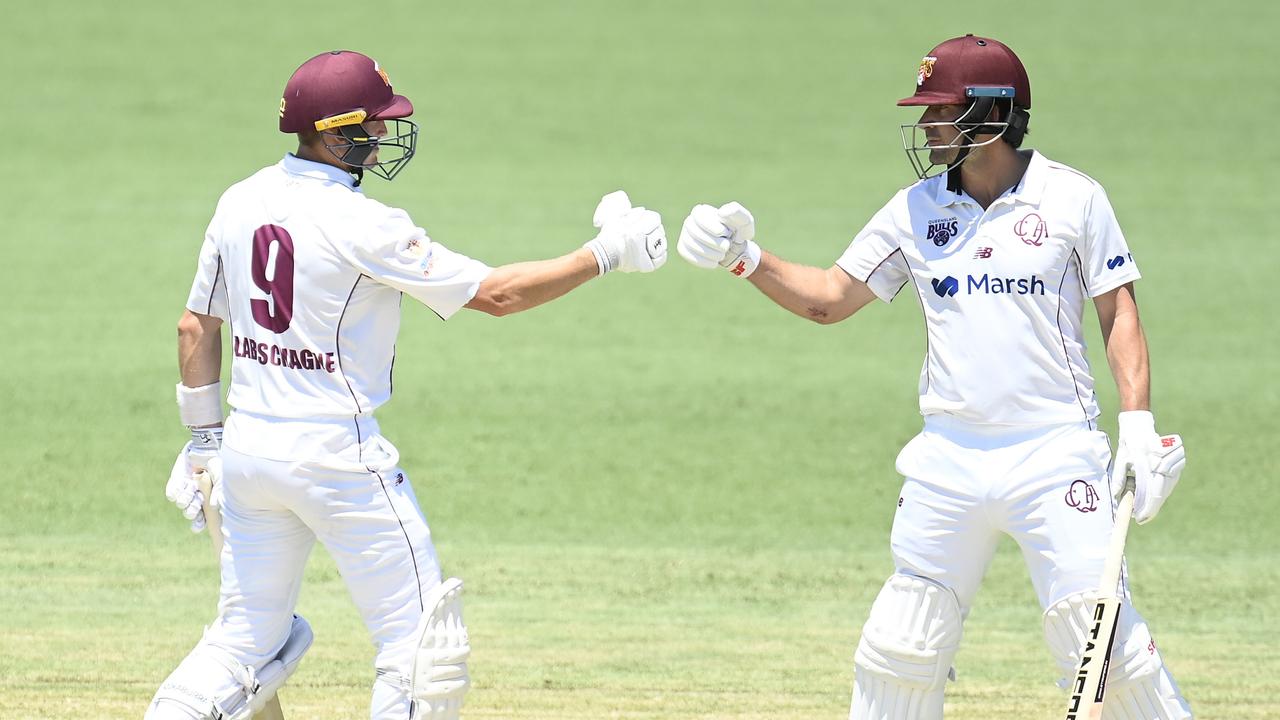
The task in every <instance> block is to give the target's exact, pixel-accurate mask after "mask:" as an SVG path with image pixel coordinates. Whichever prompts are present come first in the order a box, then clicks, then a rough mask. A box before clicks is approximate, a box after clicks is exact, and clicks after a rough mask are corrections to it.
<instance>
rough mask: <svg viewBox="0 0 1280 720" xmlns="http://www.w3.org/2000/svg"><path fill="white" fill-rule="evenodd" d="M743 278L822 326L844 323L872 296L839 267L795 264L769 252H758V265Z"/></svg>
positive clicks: (773, 298) (776, 301)
mask: <svg viewBox="0 0 1280 720" xmlns="http://www.w3.org/2000/svg"><path fill="white" fill-rule="evenodd" d="M747 279H748V280H750V281H751V284H752V285H755V286H756V287H757V288H759V289H760V292H762V293H764V294H765V295H767V296H768V297H769V299H771V300H773V301H774V302H775V303H777V304H778V305H780V306H782V307H783V308H786V309H787V310H790V311H791V312H793V313H795V314H796V315H799V316H800V317H802V318H805V319H808V320H812V321H814V322H816V323H822V324H828V323H834V322H839V321H840V320H844V319H845V318H847V317H849V316H850V315H852V314H853V313H854V312H856V311H857V310H858V309H859V308H861V307H862V306H864V305H866V304H867V302H869V301H870V300H871V298H872V297H873V295H872V293H871V289H870V288H868V287H866V286H865V285H863V284H862V283H859V282H857V281H856V280H854V279H853V278H851V277H849V275H848V274H847V273H845V272H844V271H843V270H841V269H840V268H830V269H827V270H823V269H821V268H816V267H811V266H808V265H799V264H797V263H792V262H788V261H786V260H783V259H782V258H779V257H778V256H776V255H773V254H770V253H769V252H762V253H761V256H760V266H759V267H758V268H756V271H755V272H753V273H752V274H751V275H750V276H749V277H748V278H747Z"/></svg>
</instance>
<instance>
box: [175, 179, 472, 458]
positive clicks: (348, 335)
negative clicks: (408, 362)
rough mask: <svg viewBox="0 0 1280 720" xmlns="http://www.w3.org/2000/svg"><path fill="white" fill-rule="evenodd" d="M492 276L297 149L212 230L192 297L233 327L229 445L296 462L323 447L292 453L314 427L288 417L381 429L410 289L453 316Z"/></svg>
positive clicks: (239, 191)
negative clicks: (379, 411) (375, 418)
mask: <svg viewBox="0 0 1280 720" xmlns="http://www.w3.org/2000/svg"><path fill="white" fill-rule="evenodd" d="M490 271H491V270H490V268H489V267H488V266H486V265H485V264H483V263H481V262H478V261H476V260H473V259H471V258H468V257H466V256H463V255H459V254H457V253H454V252H452V251H450V250H449V249H448V248H446V247H444V246H443V245H441V244H439V243H437V242H433V241H432V240H431V239H430V238H428V237H427V234H426V232H425V231H423V229H422V228H420V227H418V226H416V225H414V224H413V222H412V221H411V220H410V219H409V215H408V214H407V213H405V212H404V211H403V210H400V209H397V208H392V207H388V206H386V205H384V204H382V203H380V202H378V201H377V200H373V199H371V198H368V197H365V195H364V194H363V193H361V192H360V190H359V189H358V188H355V187H353V179H352V177H351V175H350V174H348V173H346V172H344V171H342V170H340V169H338V168H336V167H332V166H330V165H325V164H322V163H314V162H310V161H307V160H302V159H299V158H297V157H294V156H293V155H286V156H285V158H284V159H283V160H282V161H280V162H279V163H277V164H275V165H272V166H270V167H266V168H263V169H262V170H260V171H258V172H257V173H255V174H254V175H252V176H251V177H249V178H247V179H245V180H243V181H241V182H239V183H236V184H235V185H233V186H231V188H230V189H228V190H227V191H226V192H225V193H224V194H223V195H222V198H221V199H220V200H219V202H218V207H217V210H216V211H215V213H214V216H213V220H212V221H211V222H210V223H209V228H208V230H207V231H206V232H205V238H204V245H203V247H202V248H201V250H200V261H199V266H198V268H197V270H196V277H195V281H194V283H193V284H192V286H191V294H190V296H189V297H188V299H187V309H189V310H191V311H192V312H196V313H201V314H205V315H214V316H217V317H219V318H221V319H222V320H223V321H224V322H226V323H228V325H229V331H230V335H231V351H232V355H233V359H232V363H231V389H230V392H229V395H228V402H229V403H230V404H231V406H232V407H233V408H235V409H236V411H237V412H236V413H233V415H232V418H230V419H228V423H227V435H226V442H227V444H228V445H231V446H232V447H235V448H236V449H237V450H239V451H241V452H248V453H251V454H255V455H259V456H262V457H268V458H274V459H293V458H295V457H299V456H302V455H306V454H307V453H308V452H312V453H313V452H314V451H315V448H314V447H311V446H312V445H314V444H315V443H310V444H308V443H303V442H300V441H298V442H294V443H292V445H293V447H281V445H282V443H283V444H284V445H290V443H289V442H287V441H286V439H285V438H283V437H282V436H284V435H289V434H292V435H298V434H305V433H306V432H311V431H308V430H306V429H305V428H302V427H301V426H299V425H298V423H297V422H286V420H289V419H292V420H294V421H297V420H306V421H310V422H315V423H321V424H330V425H332V426H334V427H335V428H336V429H338V430H344V429H345V431H346V432H347V434H349V435H352V436H354V437H356V438H359V437H360V436H361V435H364V436H365V437H367V436H368V435H369V433H371V432H376V425H373V424H371V423H370V422H369V421H371V418H370V417H369V414H370V413H372V412H373V410H374V409H375V408H377V407H378V406H379V405H381V404H383V403H384V402H386V401H387V399H388V398H390V397H391V371H392V366H393V364H394V361H395V342H396V334H397V333H398V332H399V329H400V301H401V294H402V293H406V294H408V295H410V296H411V297H413V298H414V299H416V300H418V301H420V302H421V303H422V304H424V305H426V306H427V307H429V308H431V310H433V311H434V312H435V313H436V314H437V315H439V316H440V317H441V318H442V319H445V318H448V317H449V316H451V315H453V314H454V313H455V312H457V311H458V310H459V309H460V308H461V307H462V306H463V305H465V304H466V303H467V302H469V301H470V300H471V298H472V297H474V296H475V294H476V291H477V289H478V288H479V286H480V282H481V281H482V280H484V278H485V277H486V276H488V274H489V273H490ZM362 422H363V423H366V424H367V425H368V427H365V428H363V429H362V424H361V423H362ZM237 423H238V425H237ZM272 427H276V428H281V432H279V433H273V432H272V430H271V428H272ZM290 427H291V428H293V430H292V431H290V432H288V433H286V432H284V429H285V428H290ZM264 433H265V434H266V435H269V437H267V436H264ZM340 434H341V433H340ZM344 437H345V436H344ZM316 441H317V442H320V441H322V439H321V438H316ZM323 442H324V443H328V444H329V445H334V444H335V443H336V444H337V445H341V444H342V442H343V441H342V438H341V437H333V438H328V439H327V440H323ZM304 445H306V446H307V447H303V446H304ZM331 449H332V450H335V451H336V450H338V449H339V448H337V447H333V448H331Z"/></svg>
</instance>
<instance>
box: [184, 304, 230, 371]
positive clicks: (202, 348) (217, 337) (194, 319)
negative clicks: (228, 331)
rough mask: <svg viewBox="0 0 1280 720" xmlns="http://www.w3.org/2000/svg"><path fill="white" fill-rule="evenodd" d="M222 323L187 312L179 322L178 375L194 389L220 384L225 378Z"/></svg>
mask: <svg viewBox="0 0 1280 720" xmlns="http://www.w3.org/2000/svg"><path fill="white" fill-rule="evenodd" d="M221 328H222V321H221V320H218V319H217V318H216V317H212V316H209V315H196V314H195V313H193V312H191V311H190V310H185V311H183V314H182V319H180V320H179V321H178V371H179V373H180V374H181V376H182V384H183V385H186V386H187V387H190V388H196V387H202V386H204V385H210V384H212V383H215V382H218V378H219V377H220V376H221V374H222V331H221Z"/></svg>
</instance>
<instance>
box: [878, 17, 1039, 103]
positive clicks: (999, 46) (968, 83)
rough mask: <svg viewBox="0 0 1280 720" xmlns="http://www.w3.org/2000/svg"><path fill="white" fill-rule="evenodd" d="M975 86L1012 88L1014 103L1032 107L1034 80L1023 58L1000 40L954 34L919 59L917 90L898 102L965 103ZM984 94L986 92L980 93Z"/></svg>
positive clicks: (970, 99) (969, 99)
mask: <svg viewBox="0 0 1280 720" xmlns="http://www.w3.org/2000/svg"><path fill="white" fill-rule="evenodd" d="M974 88H1013V105H1014V107H1020V108H1026V109H1030V108H1031V81H1030V80H1028V79H1027V71H1026V69H1025V68H1023V67H1022V61H1021V60H1019V59H1018V56H1017V55H1015V54H1013V51H1012V50H1010V49H1009V48H1008V46H1006V45H1005V44H1004V43H1002V42H1000V41H999V40H992V39H991V38H984V37H976V36H974V35H972V34H970V35H965V36H964V37H957V38H951V39H950V40H947V41H946V42H944V43H942V44H941V45H939V46H938V47H936V48H934V49H933V50H931V51H929V54H928V55H926V56H925V57H924V59H923V60H921V61H920V71H919V73H917V75H916V92H915V94H914V95H912V96H911V97H907V98H903V99H901V100H899V101H898V104H899V105H964V104H967V103H969V102H970V101H972V100H973V98H974V97H975V93H974V92H973V89H974ZM980 94H985V93H980Z"/></svg>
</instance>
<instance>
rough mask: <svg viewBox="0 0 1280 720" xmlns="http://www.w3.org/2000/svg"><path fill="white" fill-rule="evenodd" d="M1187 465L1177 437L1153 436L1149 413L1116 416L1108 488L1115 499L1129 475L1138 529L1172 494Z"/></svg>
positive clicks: (1185, 455)
mask: <svg viewBox="0 0 1280 720" xmlns="http://www.w3.org/2000/svg"><path fill="white" fill-rule="evenodd" d="M1186 464H1187V454H1186V451H1185V450H1184V449H1183V447H1182V437H1181V436H1179V435H1164V436H1160V435H1157V434H1156V421H1155V418H1154V417H1153V416H1152V415H1151V413H1150V412H1147V411H1145V410H1133V411H1129V412H1122V413H1120V439H1119V441H1118V442H1117V443H1116V456H1115V459H1114V460H1113V462H1112V465H1111V488H1112V490H1113V492H1115V494H1116V496H1117V497H1119V495H1120V493H1121V492H1123V490H1124V478H1125V475H1126V474H1127V473H1129V472H1132V473H1133V480H1134V493H1133V519H1134V520H1136V521H1138V524H1139V525H1141V524H1143V523H1146V522H1150V521H1151V519H1152V518H1154V517H1155V516H1156V513H1158V512H1160V506H1161V505H1163V504H1164V501H1165V500H1167V499H1168V498H1169V495H1170V494H1171V493H1173V488H1174V487H1175V486H1176V485H1177V484H1178V478H1179V477H1180V476H1181V475H1182V468H1183V467H1184V466H1186Z"/></svg>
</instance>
